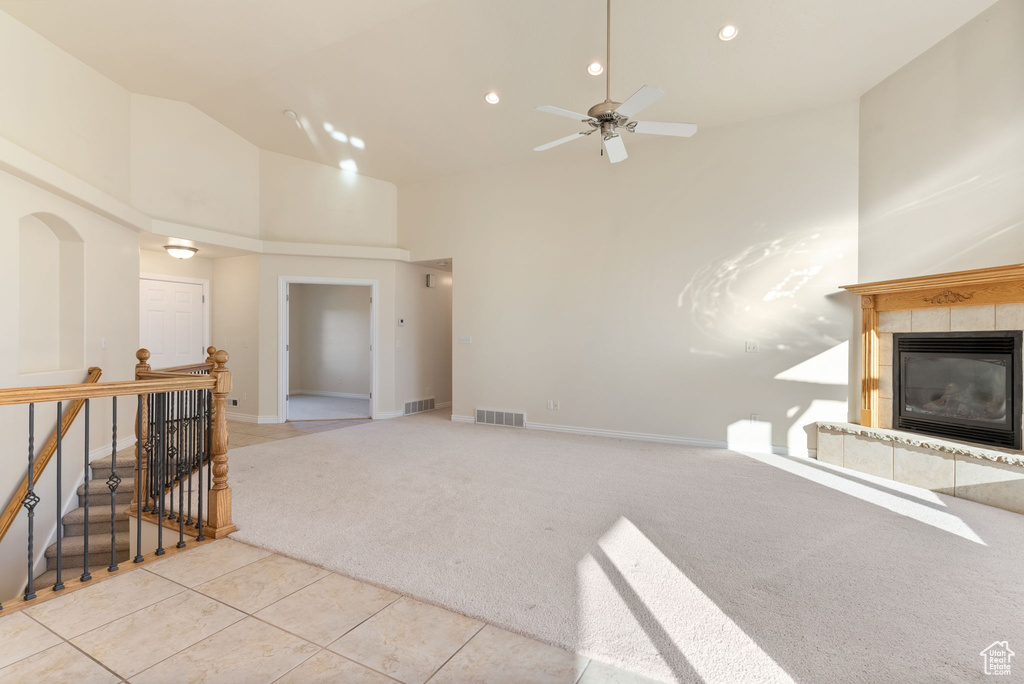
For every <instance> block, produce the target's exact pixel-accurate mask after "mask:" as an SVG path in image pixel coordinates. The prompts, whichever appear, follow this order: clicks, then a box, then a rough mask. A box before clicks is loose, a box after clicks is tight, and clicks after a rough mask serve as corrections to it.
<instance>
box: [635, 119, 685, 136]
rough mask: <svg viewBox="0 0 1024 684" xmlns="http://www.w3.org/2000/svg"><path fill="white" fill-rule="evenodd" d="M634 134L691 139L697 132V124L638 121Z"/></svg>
mask: <svg viewBox="0 0 1024 684" xmlns="http://www.w3.org/2000/svg"><path fill="white" fill-rule="evenodd" d="M633 132H634V133H647V134H648V135H677V136H679V137H680V138H689V137H690V136H691V135H693V134H694V133H696V132H697V124H686V123H661V122H660V121H637V122H636V126H634V127H633Z"/></svg>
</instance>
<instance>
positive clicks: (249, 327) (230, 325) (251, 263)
mask: <svg viewBox="0 0 1024 684" xmlns="http://www.w3.org/2000/svg"><path fill="white" fill-rule="evenodd" d="M258 283H259V257H257V256H255V255H253V256H241V257H231V258H228V259H215V260H214V262H213V288H212V292H211V295H212V297H211V298H212V300H213V308H212V309H211V315H212V320H213V331H212V332H213V346H215V347H217V349H223V350H225V351H227V352H228V355H229V357H230V358H229V359H228V368H229V369H230V370H231V372H232V373H231V380H232V384H233V388H232V391H231V394H230V395H229V397H228V403H229V406H228V411H229V412H230V413H235V414H243V415H247V416H253V417H255V416H258V415H260V414H259V411H258V407H259V388H260V381H261V378H260V375H259V367H260V366H259V364H260V356H259V355H260V349H259V338H260V328H259V326H260V317H259V310H260V302H259V293H258ZM233 399H237V400H238V405H237V406H231V405H230V403H231V400H233ZM272 413H273V414H276V413H277V411H273V412H272Z"/></svg>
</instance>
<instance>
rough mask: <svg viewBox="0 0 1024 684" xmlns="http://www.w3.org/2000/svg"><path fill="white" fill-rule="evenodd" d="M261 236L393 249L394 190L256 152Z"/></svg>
mask: <svg viewBox="0 0 1024 684" xmlns="http://www.w3.org/2000/svg"><path fill="white" fill-rule="evenodd" d="M260 186H261V192H260V226H261V227H260V231H261V235H262V237H263V239H264V240H279V241H282V242H316V243H321V244H329V245H363V246H373V247H394V246H395V245H396V244H397V236H398V217H397V201H398V191H397V188H396V187H395V186H394V184H392V183H388V182H387V181H382V180H377V179H376V178H370V177H369V176H360V175H357V174H353V173H348V172H346V171H342V170H341V169H339V168H336V167H331V166H326V165H324V164H317V163H315V162H311V161H307V160H305V159H299V158H297V157H290V156H288V155H284V154H278V153H276V152H270V151H267V150H260Z"/></svg>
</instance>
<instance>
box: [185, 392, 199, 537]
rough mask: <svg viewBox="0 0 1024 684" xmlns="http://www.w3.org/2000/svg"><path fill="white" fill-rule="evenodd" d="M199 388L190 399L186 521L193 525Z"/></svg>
mask: <svg viewBox="0 0 1024 684" xmlns="http://www.w3.org/2000/svg"><path fill="white" fill-rule="evenodd" d="M197 393H198V390H189V392H188V395H187V399H188V519H187V520H186V521H185V523H186V524H187V525H188V526H189V527H191V526H192V473H193V472H194V471H195V469H196V452H197V451H198V449H196V397H197V396H198V394H197Z"/></svg>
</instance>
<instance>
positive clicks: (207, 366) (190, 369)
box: [150, 363, 214, 375]
mask: <svg viewBox="0 0 1024 684" xmlns="http://www.w3.org/2000/svg"><path fill="white" fill-rule="evenodd" d="M213 367H214V364H212V363H192V364H189V365H187V366H171V367H170V368H157V369H156V370H153V371H150V372H152V373H177V374H179V375H180V374H182V373H194V372H195V371H209V370H213Z"/></svg>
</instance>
